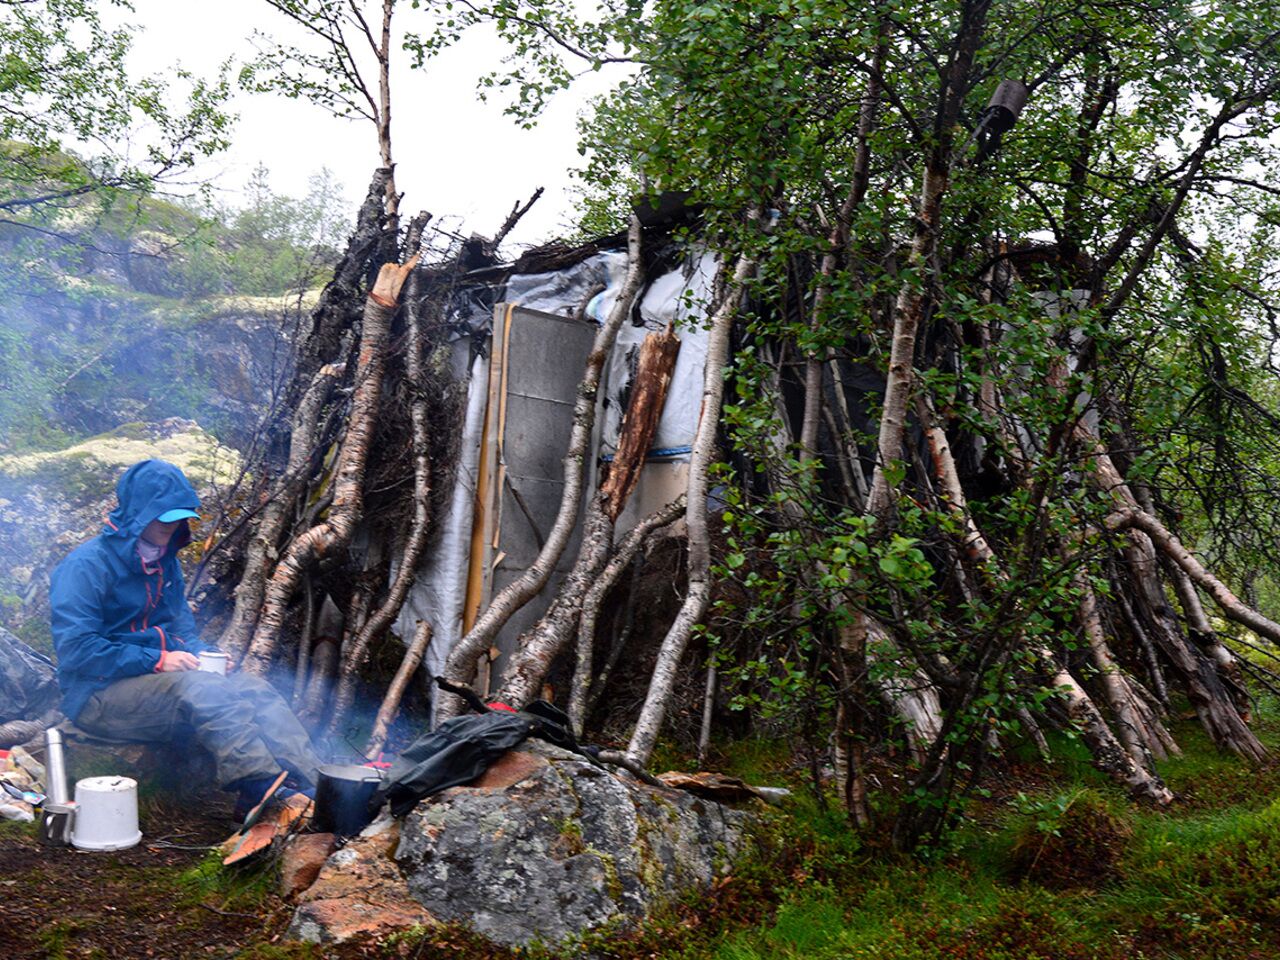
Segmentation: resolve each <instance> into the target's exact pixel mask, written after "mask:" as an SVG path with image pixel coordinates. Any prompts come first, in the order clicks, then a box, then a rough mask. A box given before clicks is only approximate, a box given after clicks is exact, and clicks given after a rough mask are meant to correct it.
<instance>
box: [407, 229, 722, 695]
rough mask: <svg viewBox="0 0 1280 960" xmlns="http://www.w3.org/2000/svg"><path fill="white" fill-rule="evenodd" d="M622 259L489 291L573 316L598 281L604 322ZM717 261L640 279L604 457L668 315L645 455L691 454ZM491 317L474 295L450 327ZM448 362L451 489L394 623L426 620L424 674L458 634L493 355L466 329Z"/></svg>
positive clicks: (598, 259) (620, 343)
mask: <svg viewBox="0 0 1280 960" xmlns="http://www.w3.org/2000/svg"><path fill="white" fill-rule="evenodd" d="M626 265H627V257H626V253H625V252H623V251H606V252H601V253H598V254H595V255H594V256H592V257H589V258H587V259H586V260H583V261H581V262H579V263H577V264H574V265H572V266H569V267H566V268H564V269H563V270H556V271H552V272H549V273H539V274H516V275H514V276H512V277H510V278H509V279H508V281H507V284H506V288H505V290H503V291H502V292H501V295H500V296H498V297H496V298H495V299H496V300H498V301H500V302H504V303H512V304H516V305H518V306H520V307H523V308H526V309H530V310H537V311H541V312H543V313H550V314H555V315H558V316H571V315H572V314H573V313H574V311H575V310H577V308H578V306H579V305H580V304H581V303H582V302H583V299H584V298H585V297H586V296H587V294H588V293H589V292H590V291H591V289H592V288H593V287H596V286H598V285H600V284H604V285H605V289H604V290H603V291H602V292H600V293H598V294H596V295H595V296H594V297H593V298H592V299H591V301H590V303H589V306H588V310H587V312H588V315H589V316H591V317H592V318H594V319H595V320H596V321H597V322H603V320H604V318H605V317H607V316H608V313H609V311H610V310H611V309H612V308H613V305H614V303H616V302H617V297H618V294H619V293H620V292H621V288H622V283H623V281H624V279H625V275H626ZM717 267H718V263H717V260H716V258H715V257H714V255H712V254H709V253H705V252H703V251H701V250H695V251H693V252H691V253H690V254H689V255H688V256H687V257H686V258H685V259H684V261H683V262H682V263H681V265H680V267H679V268H677V269H676V270H673V271H670V272H668V273H666V274H661V275H659V276H657V277H654V278H653V279H652V280H651V281H650V282H649V283H648V285H647V286H646V288H645V291H644V294H643V296H642V298H641V301H640V307H639V311H638V315H637V314H636V313H633V316H632V317H631V318H628V320H626V321H624V323H623V326H622V328H621V329H620V331H619V334H618V340H617V342H616V344H615V345H614V348H613V351H612V353H611V355H610V357H609V359H608V361H607V364H606V370H605V397H606V400H605V404H604V407H605V409H604V412H603V417H602V423H601V430H600V434H601V449H600V450H599V451H598V452H599V453H602V454H604V455H605V456H608V455H609V454H611V453H612V451H613V449H614V445H615V444H616V440H617V436H618V427H619V425H620V423H621V420H622V414H623V410H624V407H625V402H624V401H625V396H626V393H627V388H628V386H629V384H630V381H631V378H632V376H633V373H634V367H635V363H636V359H637V357H638V354H639V349H640V344H641V343H642V342H643V341H644V338H645V337H646V336H647V335H648V334H649V333H650V332H652V331H654V330H660V329H662V328H664V327H665V326H666V325H667V324H668V323H674V324H675V325H676V329H677V331H678V332H679V334H680V337H681V341H682V344H681V348H680V355H679V358H678V360H677V363H676V367H675V371H674V373H673V377H672V385H671V389H670V392H669V393H668V397H667V402H666V407H665V409H664V411H663V415H662V419H661V420H660V422H659V425H658V432H657V436H656V438H655V444H654V450H653V452H651V454H650V456H651V457H661V458H664V459H666V460H667V461H668V462H669V463H671V462H673V461H687V460H688V454H689V449H690V447H691V445H692V442H693V437H694V434H695V432H696V430H697V420H698V413H699V410H700V408H701V400H702V379H703V368H704V366H705V360H706V343H707V333H706V330H705V329H704V326H703V322H704V320H705V316H706V310H707V303H708V302H709V300H710V297H711V288H712V284H713V282H714V279H715V274H716V270H717ZM637 316H638V320H639V322H637ZM492 322H493V316H492V311H491V310H486V309H484V308H483V307H481V306H480V305H479V303H477V304H474V305H473V306H472V308H471V309H470V310H469V312H468V315H467V316H458V317H455V318H452V325H453V326H454V327H455V328H456V329H459V330H471V331H473V332H475V333H480V332H481V331H484V330H486V329H491V327H492ZM452 365H453V373H454V376H455V378H456V379H457V381H458V382H459V383H460V384H464V385H465V389H466V390H467V403H466V413H465V415H464V418H463V423H462V425H461V426H462V437H461V441H460V447H459V449H460V454H459V457H458V463H457V466H456V471H455V476H454V486H453V492H452V496H451V497H450V500H449V504H448V507H447V508H446V511H445V513H444V515H443V516H442V517H440V518H439V522H438V526H437V528H436V529H437V533H436V535H435V539H434V540H433V542H432V543H431V544H429V545H428V549H427V553H426V557H425V560H424V562H423V565H422V568H421V569H420V570H419V572H418V576H417V578H416V580H415V583H414V585H413V588H412V589H411V591H410V593H409V596H408V598H407V600H406V602H405V605H404V607H403V608H402V609H401V612H400V616H399V618H398V619H397V621H396V624H395V628H394V629H395V632H396V633H397V634H398V635H399V636H401V637H411V636H412V635H413V633H414V625H415V623H416V621H418V620H425V621H427V622H428V623H430V624H431V627H432V638H431V644H430V646H429V647H428V649H427V653H426V656H425V657H424V661H423V666H424V669H425V671H426V674H427V676H435V675H437V674H440V673H442V672H443V669H444V663H445V660H446V659H447V658H448V655H449V651H450V650H452V649H453V646H454V645H455V644H456V643H457V642H458V641H459V640H460V639H461V638H462V635H463V622H464V615H465V601H466V591H467V568H468V560H469V557H470V551H471V531H472V524H473V519H474V515H475V500H476V485H477V480H478V471H479V462H480V456H481V449H480V448H481V438H482V432H483V427H484V413H485V406H486V403H487V402H488V394H489V358H488V356H487V355H480V354H479V353H478V352H477V351H475V350H473V348H472V341H471V340H470V339H468V338H465V337H464V338H463V339H459V340H458V341H456V342H455V344H454V353H453V357H452ZM592 460H594V457H592ZM664 469H665V467H664ZM681 469H683V468H681ZM656 479H657V478H655V480H656ZM642 485H643V482H642ZM668 485H669V484H668ZM636 499H637V501H639V500H642V499H643V497H637V498H636ZM664 502H665V500H664ZM639 506H640V504H639V502H637V507H639ZM623 520H624V521H625V520H626V517H625V516H624V518H623ZM392 576H394V570H393V571H392ZM487 601H488V598H487V597H486V598H485V602H486V603H487ZM533 612H534V611H532V610H531V611H529V613H530V614H532V613H533ZM433 693H434V691H433Z"/></svg>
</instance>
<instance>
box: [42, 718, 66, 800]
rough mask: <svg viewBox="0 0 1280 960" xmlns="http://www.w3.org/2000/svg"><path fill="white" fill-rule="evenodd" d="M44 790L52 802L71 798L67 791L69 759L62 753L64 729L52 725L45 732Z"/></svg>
mask: <svg viewBox="0 0 1280 960" xmlns="http://www.w3.org/2000/svg"><path fill="white" fill-rule="evenodd" d="M44 754H45V756H44V777H45V779H46V780H47V781H49V782H48V783H46V784H45V790H44V792H45V793H46V794H48V796H49V803H51V804H59V805H63V804H66V803H67V802H68V801H70V800H71V795H70V794H69V793H68V792H67V760H66V757H65V756H64V755H63V753H62V731H61V730H59V729H57V728H56V727H50V728H49V729H48V730H46V731H45V732H44Z"/></svg>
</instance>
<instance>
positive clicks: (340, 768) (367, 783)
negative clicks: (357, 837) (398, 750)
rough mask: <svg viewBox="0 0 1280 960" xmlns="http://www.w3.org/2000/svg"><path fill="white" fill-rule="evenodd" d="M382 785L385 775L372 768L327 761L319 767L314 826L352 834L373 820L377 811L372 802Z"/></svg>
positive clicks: (327, 830)
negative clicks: (370, 806)
mask: <svg viewBox="0 0 1280 960" xmlns="http://www.w3.org/2000/svg"><path fill="white" fill-rule="evenodd" d="M381 784H382V774H381V773H380V772H379V771H378V770H375V769H374V768H373V767H362V766H359V765H357V764H354V763H327V764H325V765H324V766H323V767H321V768H320V779H319V781H318V782H317V783H316V809H315V814H314V816H313V817H312V820H311V823H312V829H314V830H318V831H319V832H321V833H333V834H336V835H337V836H339V837H350V836H353V835H354V834H357V833H359V832H360V831H361V830H363V829H364V828H365V827H366V826H368V824H369V822H370V821H371V820H373V817H374V813H375V812H376V811H374V810H370V809H369V801H370V800H372V799H373V795H374V793H376V792H377V790H378V787H379V786H380V785H381Z"/></svg>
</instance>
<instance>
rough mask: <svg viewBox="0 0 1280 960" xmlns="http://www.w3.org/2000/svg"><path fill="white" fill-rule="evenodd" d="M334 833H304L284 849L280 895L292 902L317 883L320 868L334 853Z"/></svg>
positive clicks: (281, 862) (281, 864)
mask: <svg viewBox="0 0 1280 960" xmlns="http://www.w3.org/2000/svg"><path fill="white" fill-rule="evenodd" d="M335 842H336V841H335V840H334V836H333V834H332V833H303V834H299V835H298V836H296V837H294V839H293V840H292V841H291V842H290V843H289V845H288V846H287V847H285V848H284V856H283V857H282V858H281V860H280V893H281V895H282V896H284V897H287V898H288V899H290V900H292V899H293V898H295V897H297V896H298V895H299V894H300V893H302V892H303V891H304V890H306V889H307V888H308V887H310V886H311V885H312V884H313V883H315V882H316V878H317V877H319V876H320V868H321V867H323V866H324V862H325V860H327V859H328V858H329V854H330V853H332V852H333V847H334V844H335Z"/></svg>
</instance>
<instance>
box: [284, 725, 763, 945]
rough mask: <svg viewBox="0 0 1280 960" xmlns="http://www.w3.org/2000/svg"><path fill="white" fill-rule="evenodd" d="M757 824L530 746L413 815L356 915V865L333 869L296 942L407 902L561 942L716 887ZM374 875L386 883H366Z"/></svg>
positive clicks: (453, 918)
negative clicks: (346, 876) (350, 880)
mask: <svg viewBox="0 0 1280 960" xmlns="http://www.w3.org/2000/svg"><path fill="white" fill-rule="evenodd" d="M749 818H750V814H749V813H747V812H744V811H742V810H735V809H731V808H728V807H725V806H722V805H720V804H717V803H714V802H712V801H708V800H703V799H700V798H698V797H695V796H693V795H691V794H688V793H685V792H683V791H679V790H665V789H659V788H654V787H649V786H646V785H644V784H642V783H639V782H637V781H635V780H632V779H631V778H630V777H627V776H625V775H623V776H615V775H613V774H611V773H609V772H606V771H605V770H603V769H601V768H599V767H596V766H594V765H593V764H591V763H589V762H587V761H586V760H584V759H583V758H581V757H579V756H576V755H575V754H572V753H568V752H566V751H562V750H558V749H556V748H554V747H549V746H546V745H544V744H541V743H537V744H534V743H530V744H527V745H526V746H525V747H524V748H523V749H522V750H521V751H512V752H511V753H508V754H507V755H506V756H504V757H503V758H502V760H501V761H499V763H497V764H496V765H495V766H494V767H492V768H490V770H489V771H488V772H487V773H486V774H485V775H484V776H482V777H481V778H480V779H478V780H477V781H476V782H475V783H473V784H471V785H469V786H466V787H455V788H453V789H450V790H447V791H445V792H444V793H442V794H440V795H438V796H436V797H432V798H429V799H428V800H425V801H423V802H422V803H420V804H419V805H418V806H417V807H416V808H415V809H414V810H413V811H412V812H411V813H409V815H408V816H406V817H405V819H404V821H403V822H402V823H401V825H400V831H399V843H398V844H397V845H396V846H395V848H394V851H392V856H393V859H394V863H395V865H396V866H397V867H398V871H396V873H395V874H394V875H392V876H390V877H389V876H388V874H387V872H386V871H385V869H383V870H381V871H373V870H370V869H369V867H368V865H367V864H363V860H362V865H361V866H360V872H361V873H362V874H363V879H365V881H366V882H364V883H362V884H361V885H360V890H359V891H358V892H356V891H351V893H352V894H354V898H355V900H359V901H360V902H359V903H358V904H357V903H355V902H354V900H352V899H344V897H345V896H346V893H347V892H346V891H345V890H343V889H342V888H341V887H339V886H338V885H339V884H340V882H341V881H340V878H341V876H342V874H343V873H344V872H349V871H350V870H351V869H353V867H352V864H351V863H347V862H346V861H344V860H343V852H342V851H339V852H338V853H337V854H334V855H333V856H332V857H330V858H329V862H328V863H327V864H326V866H325V868H324V869H323V870H322V871H321V874H320V879H319V881H318V882H317V884H316V887H315V888H313V890H312V891H308V893H306V894H303V895H302V897H301V898H300V900H301V901H302V902H301V904H300V906H299V910H298V913H297V914H296V915H295V918H294V923H293V926H292V932H293V934H294V935H295V936H300V937H302V938H305V939H309V940H325V941H327V940H334V939H343V933H344V929H343V928H344V927H345V926H347V924H346V923H345V922H344V921H345V920H346V919H348V915H351V914H354V913H358V914H359V915H360V920H361V923H360V926H362V927H364V928H365V929H367V928H368V924H371V923H373V924H375V925H377V921H376V920H374V919H371V914H370V912H369V907H370V906H378V905H379V904H380V903H385V902H390V903H392V904H394V906H395V909H394V910H393V911H391V913H392V914H394V916H393V917H391V919H392V920H394V919H397V918H399V917H402V916H404V915H405V910H404V905H405V903H406V897H405V895H406V894H407V897H408V901H409V902H411V903H413V904H415V905H417V907H419V908H420V913H419V915H418V917H417V921H416V922H419V923H421V922H430V921H442V922H454V923H460V924H463V925H465V926H467V927H470V928H471V929H473V930H474V931H476V932H477V933H479V934H481V935H483V936H485V937H487V938H488V939H490V940H492V941H494V942H495V943H500V944H504V945H512V946H513V945H523V944H527V943H530V942H532V941H535V940H536V941H540V942H542V943H547V944H558V943H561V942H563V941H565V940H567V939H569V938H572V937H574V936H576V935H578V934H582V933H585V932H587V931H590V930H595V929H598V928H600V927H604V926H625V925H627V924H629V923H632V922H635V921H638V920H641V919H643V918H644V917H646V916H647V915H648V914H649V913H650V912H651V911H652V910H654V909H655V908H656V907H658V906H660V905H662V904H665V903H668V902H670V901H671V900H672V899H673V898H675V897H677V896H678V895H680V894H682V893H684V892H686V891H689V890H691V889H706V888H708V887H709V886H710V885H711V884H712V882H713V881H714V880H715V879H716V878H717V877H718V876H720V875H722V874H723V873H725V872H726V871H727V870H728V869H729V868H730V866H731V865H732V863H733V861H734V858H735V857H736V856H737V855H738V854H739V853H740V852H741V850H742V847H743V843H744V829H745V827H746V825H747V822H748V820H749ZM357 845H360V844H359V842H358V843H357ZM346 860H353V858H352V857H350V856H349V857H347V858H346ZM344 864H345V865H344ZM374 873H381V875H382V877H383V882H382V883H381V884H380V885H373V886H371V885H369V884H368V882H367V878H368V877H369V876H371V875H373V874H374ZM387 888H394V890H391V891H389V890H388V889H387ZM338 894H342V896H338ZM389 894H390V897H389ZM388 897H389V899H388ZM339 904H341V907H339ZM410 912H412V911H410ZM379 929H380V930H385V929H386V926H385V924H383V925H381V926H379Z"/></svg>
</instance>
